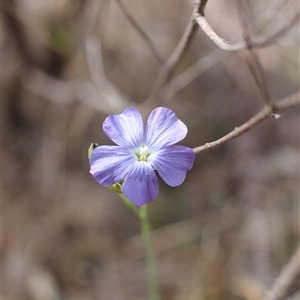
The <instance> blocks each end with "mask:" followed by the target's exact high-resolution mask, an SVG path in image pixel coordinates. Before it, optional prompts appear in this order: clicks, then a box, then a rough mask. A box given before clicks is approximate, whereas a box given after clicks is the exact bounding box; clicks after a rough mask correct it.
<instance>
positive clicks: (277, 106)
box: [193, 91, 300, 154]
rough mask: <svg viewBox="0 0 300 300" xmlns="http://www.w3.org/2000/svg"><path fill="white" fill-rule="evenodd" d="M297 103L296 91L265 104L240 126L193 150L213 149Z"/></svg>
mask: <svg viewBox="0 0 300 300" xmlns="http://www.w3.org/2000/svg"><path fill="white" fill-rule="evenodd" d="M299 104H300V93H299V91H298V92H297V93H295V94H293V95H291V96H288V97H287V98H284V99H282V100H279V101H277V102H275V103H274V104H273V105H272V106H270V105H265V106H264V108H263V109H262V110H261V111H260V112H259V113H258V114H256V115H255V116H254V117H252V118H251V119H250V120H249V121H247V122H246V123H244V124H243V125H241V126H240V127H236V128H235V129H234V130H233V131H231V132H229V133H228V134H226V135H224V136H223V137H221V138H220V139H218V140H216V141H213V142H210V143H206V144H205V145H203V146H199V147H196V148H194V149H193V150H194V152H195V153H196V154H199V153H202V152H207V151H210V150H213V149H215V148H217V147H219V146H221V145H223V144H225V143H227V142H229V141H231V140H233V139H235V138H237V137H239V136H241V135H242V134H244V133H245V132H247V131H249V130H250V129H252V128H253V127H255V126H256V125H258V124H259V123H260V122H261V121H263V120H265V119H267V118H268V117H270V116H275V115H274V113H276V112H278V111H281V110H284V109H286V108H288V107H291V106H294V105H299ZM275 117H276V116H275Z"/></svg>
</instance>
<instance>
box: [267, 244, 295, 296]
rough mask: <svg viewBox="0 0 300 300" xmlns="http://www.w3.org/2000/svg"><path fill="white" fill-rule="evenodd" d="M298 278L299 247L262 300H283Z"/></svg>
mask: <svg viewBox="0 0 300 300" xmlns="http://www.w3.org/2000/svg"><path fill="white" fill-rule="evenodd" d="M299 276H300V246H299V247H298V249H297V250H296V252H295V253H294V255H293V256H292V258H291V259H290V261H289V262H288V264H287V265H286V266H285V268H284V269H283V271H282V273H281V274H280V276H279V277H278V279H277V280H276V282H275V283H274V285H273V286H272V288H271V289H270V290H269V291H268V292H267V294H266V296H265V298H264V299H263V300H283V299H286V297H287V296H288V295H289V290H290V289H291V288H292V287H293V285H294V284H295V283H296V280H299Z"/></svg>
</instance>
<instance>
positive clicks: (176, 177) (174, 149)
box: [148, 146, 195, 186]
mask: <svg viewBox="0 0 300 300" xmlns="http://www.w3.org/2000/svg"><path fill="white" fill-rule="evenodd" d="M194 161H195V153H194V151H193V150H192V149H191V148H188V147H184V146H169V147H165V148H163V149H160V150H158V151H156V152H155V153H152V154H151V155H150V156H149V157H148V162H149V163H150V164H152V165H153V167H154V168H155V169H156V170H157V172H158V174H159V175H160V176H161V178H162V179H163V180H164V182H165V183H166V184H168V185H170V186H178V185H180V184H182V182H183V181H184V179H185V177H186V172H187V171H189V170H190V169H191V168H192V166H193V163H194Z"/></svg>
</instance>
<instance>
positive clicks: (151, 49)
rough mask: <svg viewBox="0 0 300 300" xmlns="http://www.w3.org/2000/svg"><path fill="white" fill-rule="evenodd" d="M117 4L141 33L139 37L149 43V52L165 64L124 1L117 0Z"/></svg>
mask: <svg viewBox="0 0 300 300" xmlns="http://www.w3.org/2000/svg"><path fill="white" fill-rule="evenodd" d="M115 1H116V3H117V4H118V5H119V7H120V9H121V10H122V12H123V14H124V16H125V17H126V18H127V20H128V21H129V23H130V24H131V25H132V26H133V27H134V29H135V30H136V31H137V32H138V33H139V35H140V36H141V37H142V38H143V40H144V41H145V42H146V43H147V45H148V47H149V50H150V51H151V52H152V54H153V55H154V56H155V57H156V58H157V59H158V60H159V62H160V63H161V64H163V63H164V58H163V56H162V55H161V54H160V53H159V51H158V50H157V49H156V47H155V46H154V44H153V42H152V40H151V39H150V37H149V36H148V34H147V33H146V32H145V30H144V29H143V28H142V27H141V26H140V25H139V23H138V22H137V21H136V20H135V19H134V17H133V16H132V15H131V14H130V12H129V11H128V10H127V8H126V7H125V5H124V3H123V1H122V0H115Z"/></svg>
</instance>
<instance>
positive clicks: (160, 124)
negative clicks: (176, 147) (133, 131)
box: [145, 107, 187, 151]
mask: <svg viewBox="0 0 300 300" xmlns="http://www.w3.org/2000/svg"><path fill="white" fill-rule="evenodd" d="M186 134H187V127H186V126H185V124H184V123H183V122H181V121H180V120H179V119H178V118H177V116H176V114H175V113H174V112H173V111H172V110H171V109H168V108H165V107H158V108H156V109H154V110H153V111H152V112H151V114H150V116H149V118H148V121H147V125H146V130H145V140H146V145H147V147H148V148H149V149H151V150H152V151H154V150H157V149H160V148H162V147H164V146H170V145H173V144H176V143H177V142H179V141H181V140H182V139H184V138H185V136H186Z"/></svg>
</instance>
